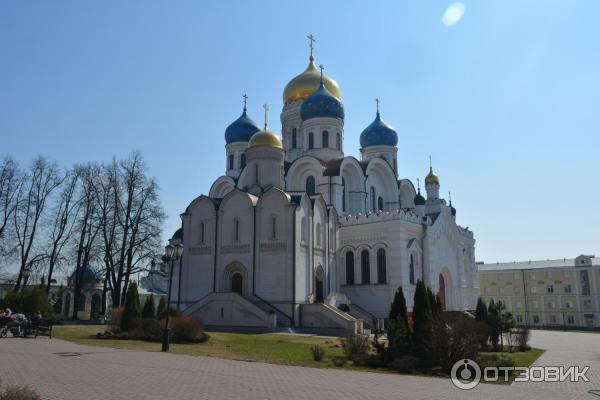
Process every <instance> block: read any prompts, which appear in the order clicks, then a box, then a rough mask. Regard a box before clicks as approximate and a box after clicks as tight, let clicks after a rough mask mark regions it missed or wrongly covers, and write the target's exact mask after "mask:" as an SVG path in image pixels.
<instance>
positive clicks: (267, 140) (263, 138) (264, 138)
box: [248, 129, 283, 149]
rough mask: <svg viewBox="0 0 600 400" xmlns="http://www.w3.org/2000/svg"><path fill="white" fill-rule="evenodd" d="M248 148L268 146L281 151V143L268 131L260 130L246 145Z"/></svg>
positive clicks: (277, 137)
mask: <svg viewBox="0 0 600 400" xmlns="http://www.w3.org/2000/svg"><path fill="white" fill-rule="evenodd" d="M248 146H249V147H257V146H269V147H276V148H278V149H283V143H281V139H279V136H277V135H276V134H275V133H273V132H271V131H268V130H266V129H261V130H260V131H258V132H256V133H255V134H254V135H253V136H252V137H251V138H250V142H249V143H248Z"/></svg>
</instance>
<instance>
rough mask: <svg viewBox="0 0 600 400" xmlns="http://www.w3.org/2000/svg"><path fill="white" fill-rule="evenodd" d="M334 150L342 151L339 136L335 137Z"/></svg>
mask: <svg viewBox="0 0 600 400" xmlns="http://www.w3.org/2000/svg"><path fill="white" fill-rule="evenodd" d="M335 148H336V149H338V150H341V149H342V136H341V135H340V134H339V132H338V134H337V135H335Z"/></svg>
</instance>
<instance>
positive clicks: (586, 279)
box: [579, 271, 590, 296]
mask: <svg viewBox="0 0 600 400" xmlns="http://www.w3.org/2000/svg"><path fill="white" fill-rule="evenodd" d="M579 274H580V277H581V294H583V295H587V296H589V294H590V276H589V275H588V272H587V271H579Z"/></svg>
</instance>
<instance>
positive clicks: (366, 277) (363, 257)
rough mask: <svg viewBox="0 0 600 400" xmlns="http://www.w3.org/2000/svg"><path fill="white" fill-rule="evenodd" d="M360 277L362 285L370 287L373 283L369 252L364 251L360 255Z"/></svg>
mask: <svg viewBox="0 0 600 400" xmlns="http://www.w3.org/2000/svg"><path fill="white" fill-rule="evenodd" d="M360 275H361V283H362V284H363V285H368V284H370V283H371V266H370V265H369V251H368V250H363V251H362V253H360Z"/></svg>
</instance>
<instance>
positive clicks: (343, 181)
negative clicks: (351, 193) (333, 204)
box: [342, 178, 346, 212]
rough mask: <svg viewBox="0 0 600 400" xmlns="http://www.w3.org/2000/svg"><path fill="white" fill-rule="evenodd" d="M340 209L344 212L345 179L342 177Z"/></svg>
mask: <svg viewBox="0 0 600 400" xmlns="http://www.w3.org/2000/svg"><path fill="white" fill-rule="evenodd" d="M342 211H343V212H346V180H345V179H344V178H342Z"/></svg>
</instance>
